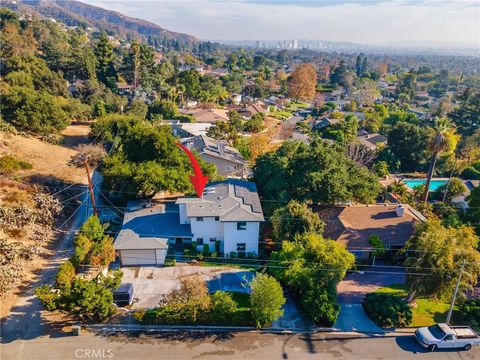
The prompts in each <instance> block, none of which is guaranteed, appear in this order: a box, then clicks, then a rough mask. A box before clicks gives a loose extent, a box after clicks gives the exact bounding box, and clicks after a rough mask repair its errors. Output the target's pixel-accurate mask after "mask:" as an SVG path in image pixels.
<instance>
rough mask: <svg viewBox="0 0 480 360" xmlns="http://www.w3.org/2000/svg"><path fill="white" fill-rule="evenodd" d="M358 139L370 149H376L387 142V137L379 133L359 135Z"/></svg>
mask: <svg viewBox="0 0 480 360" xmlns="http://www.w3.org/2000/svg"><path fill="white" fill-rule="evenodd" d="M358 140H359V141H360V142H361V143H362V144H363V145H365V146H366V147H367V148H369V149H370V150H376V149H377V148H378V147H379V146H383V145H384V144H386V143H387V138H386V137H385V136H383V135H380V134H377V133H373V134H366V135H361V136H358Z"/></svg>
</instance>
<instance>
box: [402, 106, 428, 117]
mask: <svg viewBox="0 0 480 360" xmlns="http://www.w3.org/2000/svg"><path fill="white" fill-rule="evenodd" d="M407 111H408V112H409V113H412V114H415V115H417V116H418V117H419V118H420V119H426V118H428V113H427V112H426V111H423V110H420V109H414V108H410V109H408V110H407Z"/></svg>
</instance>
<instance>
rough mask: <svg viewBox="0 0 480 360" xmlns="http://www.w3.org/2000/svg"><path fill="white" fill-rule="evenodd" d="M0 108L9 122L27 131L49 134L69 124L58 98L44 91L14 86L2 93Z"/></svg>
mask: <svg viewBox="0 0 480 360" xmlns="http://www.w3.org/2000/svg"><path fill="white" fill-rule="evenodd" d="M0 109H1V111H2V114H3V117H4V119H5V120H6V121H7V122H10V123H11V124H13V125H15V126H18V127H19V128H22V129H24V130H27V131H33V132H37V133H43V134H48V133H51V132H58V131H59V130H63V129H64V128H65V127H67V125H68V121H67V115H66V114H65V112H63V110H62V109H61V106H60V105H59V103H58V101H57V99H55V97H53V96H52V95H50V94H48V93H46V92H43V91H35V90H33V89H29V88H26V87H12V88H10V89H9V90H8V91H7V92H6V93H2V101H1V104H0Z"/></svg>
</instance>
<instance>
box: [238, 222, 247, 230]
mask: <svg viewBox="0 0 480 360" xmlns="http://www.w3.org/2000/svg"><path fill="white" fill-rule="evenodd" d="M237 230H247V222H246V221H238V222H237Z"/></svg>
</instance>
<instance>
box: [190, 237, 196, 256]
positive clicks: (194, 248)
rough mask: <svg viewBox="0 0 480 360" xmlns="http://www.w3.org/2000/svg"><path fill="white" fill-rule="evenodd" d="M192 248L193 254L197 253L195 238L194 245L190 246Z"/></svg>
mask: <svg viewBox="0 0 480 360" xmlns="http://www.w3.org/2000/svg"><path fill="white" fill-rule="evenodd" d="M190 248H191V249H192V253H193V254H196V253H197V242H196V241H195V240H194V241H192V245H191V246H190Z"/></svg>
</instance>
